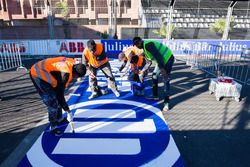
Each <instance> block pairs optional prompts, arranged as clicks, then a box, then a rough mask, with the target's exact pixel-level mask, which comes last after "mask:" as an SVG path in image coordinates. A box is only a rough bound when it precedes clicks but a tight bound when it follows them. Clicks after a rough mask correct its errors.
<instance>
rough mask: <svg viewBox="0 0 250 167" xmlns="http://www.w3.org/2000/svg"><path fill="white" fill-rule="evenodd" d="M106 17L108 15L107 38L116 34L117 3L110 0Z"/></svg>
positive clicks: (114, 0)
mask: <svg viewBox="0 0 250 167" xmlns="http://www.w3.org/2000/svg"><path fill="white" fill-rule="evenodd" d="M108 15H109V29H108V34H109V38H113V36H114V35H115V34H116V33H117V22H116V20H117V19H116V18H117V2H116V0H110V1H109V5H108Z"/></svg>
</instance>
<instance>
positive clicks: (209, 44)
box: [0, 40, 250, 55]
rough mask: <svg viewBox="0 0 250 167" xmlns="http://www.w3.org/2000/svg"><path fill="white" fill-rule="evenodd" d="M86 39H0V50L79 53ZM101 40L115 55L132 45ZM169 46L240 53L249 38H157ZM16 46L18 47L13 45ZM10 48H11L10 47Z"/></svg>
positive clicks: (180, 49) (179, 51)
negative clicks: (169, 39)
mask: <svg viewBox="0 0 250 167" xmlns="http://www.w3.org/2000/svg"><path fill="white" fill-rule="evenodd" d="M87 41H88V40H22V41H19V40H15V41H8V40H0V52H4V51H5V52H6V51H7V52H14V51H15V49H13V48H16V49H17V48H18V49H19V52H20V53H21V54H22V55H64V54H66V55H81V54H82V52H83V50H84V49H85V48H86V46H87ZM95 41H96V43H99V42H101V43H102V44H103V45H104V49H105V51H106V53H107V54H108V55H117V54H119V53H120V52H122V51H123V49H124V48H125V47H128V46H130V45H132V40H95ZM158 41H159V42H163V43H164V44H166V45H167V46H169V47H170V48H171V49H172V50H173V52H174V54H183V53H184V54H185V52H189V51H196V50H199V51H210V50H211V49H213V48H214V46H215V45H216V46H219V47H221V48H222V50H223V51H227V52H228V51H230V52H237V53H240V52H241V51H242V49H244V48H250V41H249V40H171V41H165V40H158ZM14 46H18V47H14ZM11 48H12V49H11Z"/></svg>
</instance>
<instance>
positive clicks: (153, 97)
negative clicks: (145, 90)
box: [146, 95, 159, 100]
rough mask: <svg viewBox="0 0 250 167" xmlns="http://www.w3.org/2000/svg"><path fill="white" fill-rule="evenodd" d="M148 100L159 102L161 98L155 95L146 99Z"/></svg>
mask: <svg viewBox="0 0 250 167" xmlns="http://www.w3.org/2000/svg"><path fill="white" fill-rule="evenodd" d="M146 99H149V100H159V97H158V96H155V95H150V96H148V97H146Z"/></svg>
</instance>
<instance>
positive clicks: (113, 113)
mask: <svg viewBox="0 0 250 167" xmlns="http://www.w3.org/2000/svg"><path fill="white" fill-rule="evenodd" d="M74 118H136V112H135V111H134V110H124V109H123V110H122V109H77V110H76V112H75V115H74Z"/></svg>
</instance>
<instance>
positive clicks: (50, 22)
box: [47, 0, 54, 39]
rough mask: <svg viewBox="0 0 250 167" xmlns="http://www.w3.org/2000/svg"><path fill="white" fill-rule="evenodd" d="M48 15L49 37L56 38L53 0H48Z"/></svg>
mask: <svg viewBox="0 0 250 167" xmlns="http://www.w3.org/2000/svg"><path fill="white" fill-rule="evenodd" d="M47 16H48V29H49V38H50V39H54V20H53V15H52V8H51V0H47Z"/></svg>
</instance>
